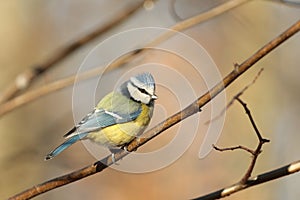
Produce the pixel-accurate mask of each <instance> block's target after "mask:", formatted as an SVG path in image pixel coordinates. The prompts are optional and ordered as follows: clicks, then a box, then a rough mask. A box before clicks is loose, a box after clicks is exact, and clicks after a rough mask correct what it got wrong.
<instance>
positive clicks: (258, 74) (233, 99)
mask: <svg viewBox="0 0 300 200" xmlns="http://www.w3.org/2000/svg"><path fill="white" fill-rule="evenodd" d="M235 67H236V64H235ZM263 70H264V68H261V69H260V70H259V72H258V73H257V75H256V76H255V77H254V79H253V81H252V82H251V83H249V84H248V85H246V86H245V87H244V88H243V89H242V90H241V91H240V92H239V93H237V94H236V95H235V96H234V97H233V98H232V99H231V101H229V103H228V104H227V105H226V107H225V108H224V109H223V110H222V111H221V112H220V114H219V115H217V116H216V117H214V118H213V119H211V120H208V121H207V122H205V123H204V124H206V125H207V124H209V123H211V122H213V121H216V120H218V119H219V118H220V117H222V116H223V115H224V114H225V112H226V110H228V108H229V107H230V106H232V104H233V103H234V101H235V100H236V98H238V97H239V96H241V95H242V94H243V93H244V92H245V91H246V90H247V89H248V88H249V87H250V86H251V85H253V84H254V83H255V82H256V80H257V79H258V77H259V76H260V75H261V73H262V72H263Z"/></svg>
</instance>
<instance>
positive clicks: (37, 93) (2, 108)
mask: <svg viewBox="0 0 300 200" xmlns="http://www.w3.org/2000/svg"><path fill="white" fill-rule="evenodd" d="M247 1H249V0H231V1H228V2H226V3H224V4H222V5H220V6H218V7H215V8H213V9H212V10H210V11H207V12H205V13H202V14H200V15H197V16H194V17H191V18H189V19H186V20H184V21H182V22H180V23H178V24H176V25H174V26H172V27H170V30H171V31H168V32H165V33H164V34H162V35H161V36H159V37H158V38H156V39H155V40H153V41H152V42H150V43H149V44H148V45H146V46H147V47H153V46H156V45H158V44H159V43H161V42H163V41H164V40H166V39H168V38H170V37H172V36H173V35H174V34H176V31H183V30H185V29H187V28H190V27H192V26H195V25H197V24H199V23H201V22H204V21H207V20H209V19H211V18H213V17H215V16H217V15H220V14H222V13H224V12H226V11H228V10H230V9H232V8H235V7H236V6H239V5H241V4H243V3H245V2H247ZM145 49H147V48H143V49H139V50H137V51H136V52H134V53H130V54H128V56H126V57H121V58H119V59H117V60H116V61H115V62H113V63H112V64H111V65H114V66H117V65H123V64H125V63H126V62H128V61H130V60H132V59H133V58H135V56H137V55H139V54H140V53H142V52H144V51H145ZM93 70H95V69H92V70H91V71H90V72H89V71H88V72H86V73H88V74H90V75H89V76H86V75H85V74H82V75H78V80H86V79H87V78H92V77H96V76H98V75H99V74H98V73H91V72H94V71H93ZM81 76H83V77H85V78H81ZM74 79H75V76H71V77H68V78H66V79H65V80H64V79H62V80H59V81H56V82H53V83H50V84H48V85H45V86H43V87H42V88H38V89H36V90H33V91H31V92H29V94H26V93H25V94H23V95H19V96H18V97H17V98H14V99H12V100H10V101H8V102H6V103H4V104H2V105H1V104H0V117H1V116H3V115H4V114H6V113H8V112H10V111H12V110H14V109H16V108H18V107H20V106H22V105H25V104H27V103H29V102H31V101H33V100H36V99H38V98H40V97H42V96H44V95H47V94H49V93H51V92H54V91H58V90H60V89H63V88H65V87H67V86H71V85H73V83H74V82H73V81H72V80H74ZM58 83H60V84H58ZM53 85H55V86H54V87H53Z"/></svg>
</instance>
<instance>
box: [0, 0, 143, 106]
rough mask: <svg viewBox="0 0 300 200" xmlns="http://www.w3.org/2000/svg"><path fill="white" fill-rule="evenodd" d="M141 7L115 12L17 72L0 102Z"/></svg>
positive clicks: (136, 6)
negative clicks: (80, 36)
mask: <svg viewBox="0 0 300 200" xmlns="http://www.w3.org/2000/svg"><path fill="white" fill-rule="evenodd" d="M141 7H143V2H141V3H137V4H135V5H134V6H132V5H131V6H129V7H128V8H126V9H125V10H123V11H120V12H118V13H116V15H115V17H114V18H113V19H112V21H110V22H108V23H107V24H105V25H104V26H103V25H101V27H99V28H97V29H96V30H94V31H93V32H91V33H89V34H87V35H85V36H83V37H82V38H79V39H78V40H76V41H74V42H73V43H71V44H69V45H67V46H66V47H63V48H62V49H61V50H60V51H58V52H57V53H56V54H54V55H52V56H51V57H50V58H49V59H47V60H46V61H45V62H44V63H42V64H39V65H37V66H34V67H31V68H29V69H27V70H26V71H25V72H23V73H21V74H19V75H18V76H17V78H16V79H15V80H14V81H13V82H12V83H11V84H10V85H9V86H8V87H7V88H6V89H5V90H4V91H3V92H2V93H1V95H0V104H2V103H4V102H6V101H8V100H10V99H12V98H13V97H15V96H16V95H18V94H19V93H20V92H21V91H24V90H25V89H27V88H29V86H30V85H32V83H33V82H34V80H36V79H37V78H38V77H39V76H41V75H42V74H44V73H45V72H46V71H47V70H48V69H50V68H51V67H53V66H54V65H55V64H57V63H58V62H60V61H61V60H63V59H64V58H66V57H67V56H68V55H70V54H71V53H73V52H74V51H76V50H77V49H78V48H80V47H82V46H83V45H84V44H86V43H88V42H90V41H91V40H93V39H95V38H96V37H98V36H99V35H101V34H103V33H105V32H107V31H108V30H110V29H111V28H113V27H115V26H116V25H118V24H120V23H121V22H123V21H124V20H125V19H127V18H128V17H129V16H131V15H132V14H133V13H135V12H136V11H137V10H138V9H140V8H141Z"/></svg>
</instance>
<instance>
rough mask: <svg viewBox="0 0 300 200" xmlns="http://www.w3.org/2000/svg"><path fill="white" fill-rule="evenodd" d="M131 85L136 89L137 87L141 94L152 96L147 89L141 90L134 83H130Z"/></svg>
mask: <svg viewBox="0 0 300 200" xmlns="http://www.w3.org/2000/svg"><path fill="white" fill-rule="evenodd" d="M130 83H131V84H132V85H133V86H134V87H136V88H137V89H138V90H139V91H140V92H141V93H143V94H146V95H149V96H151V95H150V94H149V93H148V92H147V90H145V89H143V88H139V87H138V86H137V85H135V84H134V82H132V81H130Z"/></svg>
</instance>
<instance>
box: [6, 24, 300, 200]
mask: <svg viewBox="0 0 300 200" xmlns="http://www.w3.org/2000/svg"><path fill="white" fill-rule="evenodd" d="M299 30H300V20H299V21H297V22H296V23H295V24H293V25H292V26H291V27H290V28H288V29H287V30H285V31H284V32H283V33H282V34H280V35H279V36H277V37H276V38H275V39H273V40H272V41H270V42H269V43H267V44H266V45H264V46H263V47H262V48H261V49H259V50H258V51H257V52H256V53H254V54H253V55H252V56H251V57H249V58H248V59H247V60H245V61H244V62H243V63H242V64H241V65H236V67H235V68H234V70H233V71H232V72H230V73H229V74H228V75H227V76H226V77H225V78H224V79H223V81H221V82H219V83H218V84H217V85H216V86H214V87H213V88H212V89H211V90H210V91H208V92H206V93H205V94H204V95H202V96H201V97H199V98H198V99H197V100H196V101H195V102H193V103H192V104H190V105H189V106H188V107H186V108H185V109H183V110H182V111H180V112H178V113H176V114H174V115H173V116H171V117H169V118H168V119H166V120H165V121H163V122H161V123H159V124H158V125H156V126H155V127H154V128H152V129H150V130H149V131H147V132H146V133H144V134H143V136H145V137H144V138H137V139H135V140H133V141H132V142H131V143H130V144H129V145H128V147H127V150H128V151H133V150H136V149H137V148H138V147H140V146H141V145H143V144H145V143H146V142H148V141H149V140H151V139H152V138H154V137H155V136H157V135H159V134H160V133H161V132H163V131H164V130H166V129H168V128H170V127H171V126H173V125H175V124H177V123H179V122H180V121H182V120H183V119H185V118H187V117H189V116H191V115H193V114H195V113H197V112H199V111H200V108H202V107H203V106H204V105H206V104H207V103H208V102H209V101H210V100H211V99H212V98H214V97H215V96H216V95H218V94H219V93H220V92H221V91H223V90H224V89H225V88H226V87H228V86H229V85H230V84H231V83H232V82H233V81H234V80H236V79H237V78H238V77H239V76H240V75H242V74H243V73H244V72H245V71H247V70H248V69H249V68H251V67H252V66H253V65H254V64H255V63H256V62H258V61H259V60H260V59H261V58H263V57H264V56H265V55H267V54H268V53H270V52H271V51H272V50H273V49H275V48H276V47H277V46H279V45H280V44H282V43H283V42H284V41H286V40H287V39H288V38H290V37H291V36H293V35H294V34H295V33H297V32H298V31H299ZM128 153H129V152H126V151H122V150H120V151H119V152H117V153H115V160H116V161H118V160H120V159H121V158H123V157H124V156H126V155H127V154H128ZM103 163H106V164H103ZM112 164H113V162H112V160H111V156H107V157H106V158H104V159H102V160H101V161H98V162H96V163H94V164H92V165H89V166H87V167H85V168H82V169H80V170H77V171H74V172H72V173H69V174H66V175H64V176H61V177H57V178H54V179H51V180H49V181H46V182H44V183H41V184H39V185H36V186H33V187H31V188H29V189H27V190H25V191H23V192H21V193H19V194H16V195H15V196H13V197H11V198H10V199H11V200H12V199H30V198H32V197H35V196H37V195H39V194H42V193H45V192H47V191H49V190H53V189H55V188H58V187H61V186H63V185H66V184H68V183H71V182H75V181H78V180H80V179H82V178H85V177H88V176H90V175H93V174H95V173H97V172H100V171H102V170H104V169H106V168H107V167H108V166H110V165H112ZM298 165H299V163H298V164H296V166H295V165H293V166H292V169H294V168H295V167H298ZM296 170H297V171H299V169H298V168H297V169H296ZM263 177H264V176H263ZM258 180H259V181H261V178H260V177H258V178H257V179H255V180H253V181H252V182H251V184H255V183H256V182H257V181H258ZM247 183H248V182H247ZM246 186H247V185H246ZM248 187H249V186H248ZM222 191H223V190H222Z"/></svg>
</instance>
